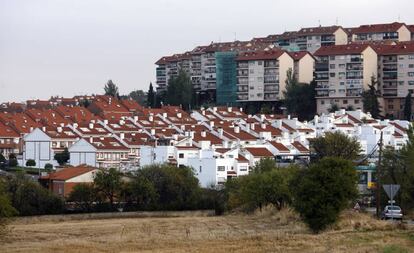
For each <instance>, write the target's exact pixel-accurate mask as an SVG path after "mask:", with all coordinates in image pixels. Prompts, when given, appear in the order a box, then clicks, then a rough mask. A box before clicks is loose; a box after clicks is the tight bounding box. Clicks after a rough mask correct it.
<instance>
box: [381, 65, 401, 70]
mask: <svg viewBox="0 0 414 253" xmlns="http://www.w3.org/2000/svg"><path fill="white" fill-rule="evenodd" d="M382 71H383V72H397V71H398V67H397V64H395V65H387V66H384V67H383V68H382Z"/></svg>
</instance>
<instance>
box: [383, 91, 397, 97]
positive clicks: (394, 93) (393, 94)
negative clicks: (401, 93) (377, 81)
mask: <svg viewBox="0 0 414 253" xmlns="http://www.w3.org/2000/svg"><path fill="white" fill-rule="evenodd" d="M382 96H384V97H396V96H397V90H384V92H383V93H382Z"/></svg>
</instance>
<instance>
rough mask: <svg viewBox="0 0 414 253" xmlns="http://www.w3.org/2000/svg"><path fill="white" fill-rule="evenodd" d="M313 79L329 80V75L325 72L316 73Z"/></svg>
mask: <svg viewBox="0 0 414 253" xmlns="http://www.w3.org/2000/svg"><path fill="white" fill-rule="evenodd" d="M315 80H316V81H318V80H329V75H328V74H327V73H326V74H321V73H316V75H315Z"/></svg>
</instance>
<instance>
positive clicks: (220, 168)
mask: <svg viewBox="0 0 414 253" xmlns="http://www.w3.org/2000/svg"><path fill="white" fill-rule="evenodd" d="M225 170H226V167H224V166H217V171H225Z"/></svg>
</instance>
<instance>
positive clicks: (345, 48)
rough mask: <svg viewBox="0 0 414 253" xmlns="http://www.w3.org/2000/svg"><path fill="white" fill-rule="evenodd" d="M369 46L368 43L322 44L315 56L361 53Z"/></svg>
mask: <svg viewBox="0 0 414 253" xmlns="http://www.w3.org/2000/svg"><path fill="white" fill-rule="evenodd" d="M368 47H370V46H369V45H366V44H362V45H361V44H348V45H333V46H322V47H320V48H319V49H318V50H316V52H315V53H314V55H315V56H329V55H350V54H361V53H362V52H363V51H364V50H365V49H367V48H368Z"/></svg>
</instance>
